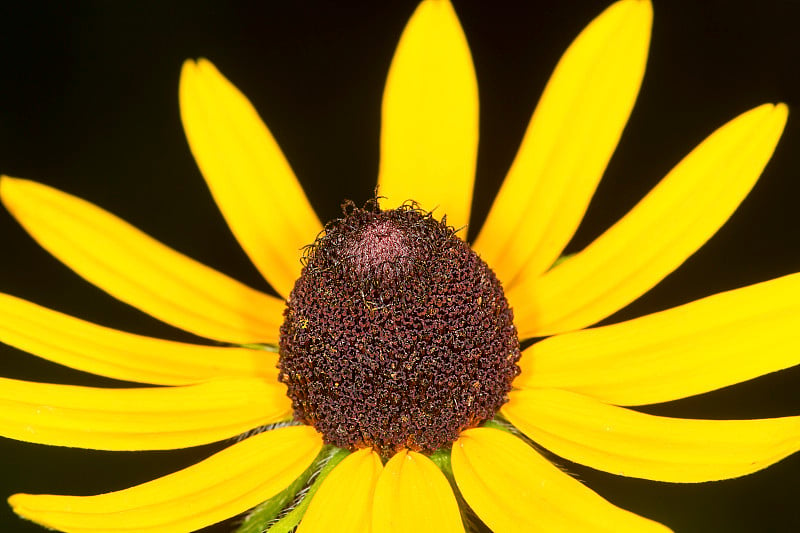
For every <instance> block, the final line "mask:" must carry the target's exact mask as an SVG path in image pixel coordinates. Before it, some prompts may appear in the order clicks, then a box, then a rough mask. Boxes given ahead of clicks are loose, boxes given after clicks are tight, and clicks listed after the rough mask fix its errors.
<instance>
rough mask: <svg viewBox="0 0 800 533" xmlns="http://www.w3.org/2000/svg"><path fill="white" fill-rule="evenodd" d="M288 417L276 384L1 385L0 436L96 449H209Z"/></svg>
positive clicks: (248, 381) (5, 381) (10, 381)
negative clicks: (108, 386) (221, 441)
mask: <svg viewBox="0 0 800 533" xmlns="http://www.w3.org/2000/svg"><path fill="white" fill-rule="evenodd" d="M289 416H291V403H290V402H289V399H288V398H287V397H286V390H285V388H284V386H283V385H281V384H280V383H277V382H275V383H267V382H265V381H264V380H261V379H258V378H240V379H227V380H219V381H211V382H208V383H202V384H199V385H186V386H181V387H159V388H139V389H98V388H92V387H77V386H72V385H52V384H47V383H30V382H27V381H18V380H13V379H5V378H0V435H2V436H3V437H8V438H12V439H17V440H24V441H27V442H37V443H40V444H49V445H53V446H72V447H77V448H92V449H97V450H165V449H173V448H185V447H188V446H197V445H200V444H208V443H209V442H215V441H219V440H223V439H227V438H230V437H235V436H236V435H239V434H242V433H244V432H246V431H248V430H251V429H253V428H256V427H259V426H263V425H266V424H271V423H274V422H277V421H279V420H282V419H287V418H289Z"/></svg>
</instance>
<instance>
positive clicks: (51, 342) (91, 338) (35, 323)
mask: <svg viewBox="0 0 800 533" xmlns="http://www.w3.org/2000/svg"><path fill="white" fill-rule="evenodd" d="M0 342H4V343H5V344H9V345H11V346H14V347H16V348H19V349H20V350H24V351H26V352H29V353H32V354H34V355H38V356H39V357H42V358H44V359H47V360H49V361H53V362H55V363H58V364H61V365H64V366H68V367H70V368H75V369H78V370H83V371H84V372H91V373H92V374H97V375H99V376H106V377H110V378H115V379H121V380H125V381H136V382H139V383H151V384H154V385H188V384H190V383H197V382H199V381H206V380H209V379H213V378H222V377H231V376H257V377H261V378H263V379H265V380H267V381H276V382H277V379H278V370H277V368H276V367H277V363H278V356H277V354H276V353H273V352H266V351H263V350H250V349H247V348H233V347H220V346H202V345H199V344H186V343H182V342H173V341H167V340H162V339H154V338H152V337H143V336H141V335H133V334H131V333H125V332H123V331H118V330H114V329H110V328H105V327H103V326H98V325H97V324H92V323H90V322H85V321H83V320H79V319H77V318H74V317H71V316H68V315H65V314H62V313H58V312H56V311H52V310H50V309H46V308H44V307H40V306H38V305H36V304H33V303H30V302H26V301H25V300H21V299H19V298H15V297H14V296H10V295H8V294H2V293H0Z"/></svg>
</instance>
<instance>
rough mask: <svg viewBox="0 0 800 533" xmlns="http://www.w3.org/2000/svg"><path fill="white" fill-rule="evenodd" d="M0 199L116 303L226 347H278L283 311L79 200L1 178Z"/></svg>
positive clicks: (49, 248) (274, 301) (37, 185)
mask: <svg viewBox="0 0 800 533" xmlns="http://www.w3.org/2000/svg"><path fill="white" fill-rule="evenodd" d="M0 197H1V198H2V200H3V203H4V204H5V206H6V207H7V208H8V210H9V211H10V212H11V214H12V215H14V217H16V219H17V220H18V221H19V223H20V224H22V226H23V227H24V228H25V229H26V230H27V231H28V233H30V234H31V236H32V237H33V238H34V239H36V241H37V242H38V243H39V244H41V245H42V246H43V247H44V248H45V249H46V250H47V251H48V252H50V253H51V254H53V255H54V256H56V257H57V258H58V259H59V260H61V261H62V262H64V264H66V265H67V266H68V267H70V268H71V269H72V270H74V271H75V272H77V273H78V274H80V275H81V276H83V277H84V278H86V279H87V280H88V281H89V282H91V283H93V284H95V285H97V286H98V287H100V288H101V289H103V290H104V291H106V292H108V293H109V294H111V295H112V296H114V297H115V298H118V299H120V300H122V301H123V302H126V303H128V304H130V305H132V306H134V307H137V308H138V309H140V310H142V311H144V312H145V313H147V314H150V315H152V316H154V317H156V318H158V319H160V320H163V321H164V322H166V323H168V324H172V325H173V326H177V327H179V328H181V329H185V330H186V331H190V332H192V333H195V334H197V335H200V336H203V337H208V338H211V339H216V340H220V341H225V342H232V343H238V344H244V343H249V342H277V340H278V328H279V327H280V325H281V323H282V322H283V316H282V313H283V307H284V304H283V302H281V301H280V300H279V299H277V298H274V297H272V296H268V295H266V294H263V293H261V292H259V291H256V290H253V289H251V288H249V287H247V286H245V285H242V284H241V283H239V282H237V281H235V280H233V279H231V278H229V277H227V276H225V275H224V274H221V273H220V272H217V271H216V270H213V269H211V268H208V267H207V266H204V265H201V264H200V263H198V262H196V261H194V260H192V259H189V258H188V257H186V256H185V255H183V254H180V253H178V252H176V251H175V250H172V249H171V248H168V247H167V246H164V245H163V244H161V243H160V242H158V241H156V240H154V239H153V238H151V237H149V236H147V235H145V234H144V233H142V232H141V231H139V230H137V229H136V228H134V227H133V226H131V225H130V224H128V223H126V222H124V221H122V220H120V219H119V218H117V217H115V216H114V215H112V214H110V213H108V212H107V211H103V210H102V209H100V208H99V207H97V206H95V205H92V204H90V203H89V202H86V201H84V200H81V199H80V198H76V197H74V196H72V195H69V194H66V193H64V192H61V191H59V190H56V189H53V188H51V187H48V186H46V185H42V184H41V183H36V182H33V181H28V180H23V179H17V178H10V177H8V176H3V177H2V179H1V180H0Z"/></svg>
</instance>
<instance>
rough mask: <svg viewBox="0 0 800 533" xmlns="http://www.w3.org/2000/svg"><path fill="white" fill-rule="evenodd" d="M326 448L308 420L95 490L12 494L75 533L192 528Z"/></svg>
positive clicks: (160, 532) (36, 515)
mask: <svg viewBox="0 0 800 533" xmlns="http://www.w3.org/2000/svg"><path fill="white" fill-rule="evenodd" d="M321 449H322V441H321V439H320V438H319V435H317V433H316V432H315V431H314V430H313V428H310V427H308V426H292V427H286V428H281V429H275V430H272V431H267V432H265V433H260V434H258V435H255V436H253V437H250V438H249V439H246V440H243V441H242V442H239V443H237V444H233V445H232V446H230V447H229V448H226V449H225V450H223V451H221V452H219V453H217V454H215V455H212V456H211V457H209V458H208V459H206V460H204V461H202V462H200V463H197V464H196V465H193V466H190V467H188V468H185V469H183V470H180V471H178V472H175V473H174V474H170V475H168V476H165V477H162V478H159V479H156V480H153V481H150V482H148V483H144V484H142V485H137V486H135V487H132V488H129V489H125V490H120V491H117V492H111V493H108V494H101V495H98V496H51V495H30V494H15V495H13V496H11V497H10V498H9V500H8V501H9V503H10V504H11V506H12V507H13V508H14V512H16V513H17V514H19V515H21V516H23V517H25V518H27V519H29V520H33V521H34V522H38V523H40V524H42V525H43V526H45V527H49V528H52V529H58V530H61V531H69V532H70V533H101V532H102V533H115V532H120V533H122V532H128V533H129V532H131V531H136V532H137V533H182V532H185V533H188V532H190V531H195V530H197V529H200V528H202V527H205V526H208V525H211V524H214V523H216V522H219V521H221V520H225V519H226V518H230V517H232V516H235V515H237V514H239V513H242V512H244V511H246V510H247V509H250V508H251V507H254V506H255V505H257V504H259V503H261V502H262V501H264V500H267V499H269V498H271V497H272V496H274V495H275V494H277V493H278V492H280V491H282V490H283V489H285V488H286V487H287V486H289V484H290V483H291V482H292V481H294V480H295V479H296V478H297V477H298V476H299V475H300V474H301V473H303V471H304V470H305V469H306V468H308V467H309V466H310V465H311V463H312V462H313V461H314V458H315V457H316V456H317V454H318V453H319V451H320V450H321Z"/></svg>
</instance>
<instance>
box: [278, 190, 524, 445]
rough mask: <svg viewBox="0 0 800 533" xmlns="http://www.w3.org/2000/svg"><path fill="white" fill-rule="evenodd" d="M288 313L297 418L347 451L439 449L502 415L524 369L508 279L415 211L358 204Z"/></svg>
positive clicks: (284, 359) (309, 257) (318, 249)
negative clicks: (505, 287) (519, 364)
mask: <svg viewBox="0 0 800 533" xmlns="http://www.w3.org/2000/svg"><path fill="white" fill-rule="evenodd" d="M284 314H285V320H284V323H283V325H282V326H281V338H280V379H281V381H282V382H284V383H286V385H287V386H288V394H289V397H290V398H291V399H292V405H293V408H294V415H295V417H296V418H297V419H298V420H300V421H302V422H304V423H306V424H310V425H312V426H314V427H315V428H316V429H317V430H318V431H319V432H320V433H322V435H323V436H324V438H325V441H326V442H328V443H330V444H333V445H335V446H339V447H343V448H349V449H356V448H362V447H373V448H374V449H376V450H377V451H379V452H380V453H381V454H382V455H384V456H389V455H392V454H393V453H395V452H396V451H398V450H399V449H402V448H404V447H405V448H410V449H412V450H417V451H423V452H425V453H432V452H433V451H434V450H436V449H438V448H441V447H443V446H445V445H447V444H449V443H450V442H452V441H454V440H455V439H456V438H457V437H458V434H459V433H460V432H461V431H462V430H464V429H467V428H470V427H474V426H476V425H478V424H480V423H481V422H483V421H485V420H488V419H490V418H492V417H493V416H494V414H495V412H497V410H498V409H499V408H500V406H501V405H502V404H503V403H504V402H505V401H506V395H507V393H508V391H509V390H510V389H511V381H512V380H513V379H514V377H515V376H516V375H517V374H518V373H519V368H518V367H517V365H516V363H517V361H518V360H519V355H520V354H519V341H518V339H517V331H516V328H515V327H514V324H513V313H512V311H511V309H510V308H509V306H508V303H507V301H506V299H505V296H504V295H503V289H502V287H501V286H500V283H499V282H498V280H497V277H496V276H495V275H494V273H493V272H492V271H491V270H490V269H489V267H488V266H486V263H484V262H483V261H482V260H481V259H480V258H479V257H478V256H477V255H476V254H475V253H474V252H473V251H472V250H471V249H470V248H469V246H468V245H467V244H466V243H464V242H463V241H462V240H461V239H459V238H458V237H457V236H456V235H455V234H454V232H453V229H452V228H449V227H447V226H446V225H444V224H442V223H440V222H438V221H436V220H435V219H434V218H433V217H432V216H431V215H430V214H427V213H424V212H422V211H420V210H419V209H417V208H415V207H413V206H409V205H406V206H403V207H400V208H398V209H394V210H390V211H381V210H380V209H379V208H378V206H377V203H376V202H372V203H370V204H368V205H367V206H366V207H365V208H363V209H360V208H356V207H354V206H353V205H352V204H349V205H347V206H346V210H345V216H344V217H343V218H341V219H337V220H334V221H333V222H331V223H329V224H328V225H327V226H326V228H325V232H324V233H323V235H322V236H321V237H320V238H318V239H317V241H316V242H315V243H314V244H313V245H312V246H311V247H310V248H309V251H308V253H307V254H306V257H305V267H304V268H303V273H302V275H301V277H300V279H299V280H298V281H297V283H296V284H295V286H294V289H293V290H292V293H291V295H290V297H289V300H288V302H287V308H286V311H285V313H284Z"/></svg>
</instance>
